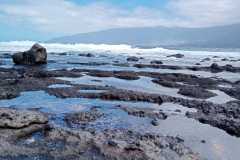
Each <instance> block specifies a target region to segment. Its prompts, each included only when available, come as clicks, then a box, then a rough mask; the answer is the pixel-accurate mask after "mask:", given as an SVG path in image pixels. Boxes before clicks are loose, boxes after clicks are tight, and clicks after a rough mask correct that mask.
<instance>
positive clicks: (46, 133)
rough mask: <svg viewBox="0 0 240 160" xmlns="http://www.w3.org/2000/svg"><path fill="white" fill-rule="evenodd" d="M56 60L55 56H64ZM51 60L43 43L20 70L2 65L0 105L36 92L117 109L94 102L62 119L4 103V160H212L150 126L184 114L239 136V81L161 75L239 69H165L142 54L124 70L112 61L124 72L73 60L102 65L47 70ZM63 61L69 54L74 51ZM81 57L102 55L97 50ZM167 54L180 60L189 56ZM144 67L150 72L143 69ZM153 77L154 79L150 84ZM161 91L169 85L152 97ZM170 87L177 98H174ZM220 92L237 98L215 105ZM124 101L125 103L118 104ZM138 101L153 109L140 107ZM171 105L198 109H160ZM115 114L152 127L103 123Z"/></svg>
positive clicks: (0, 137) (20, 62)
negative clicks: (96, 53) (181, 71)
mask: <svg viewBox="0 0 240 160" xmlns="http://www.w3.org/2000/svg"><path fill="white" fill-rule="evenodd" d="M20 54H21V55H20ZM49 55H50V57H51V55H54V56H56V55H57V53H50V54H49ZM49 55H48V56H47V52H46V49H45V48H43V47H42V46H40V45H38V44H36V45H34V46H33V47H32V48H31V49H30V50H29V51H26V52H21V53H16V54H15V55H13V62H15V63H16V64H17V65H13V66H12V67H1V65H0V105H1V101H4V102H6V103H5V104H8V103H9V104H11V101H12V100H15V99H17V98H20V97H21V96H22V93H27V92H36V91H44V93H46V94H47V95H48V96H53V97H55V98H58V99H61V100H69V99H71V100H72V99H79V101H80V100H81V99H86V100H87V101H89V102H90V101H94V100H99V101H100V100H101V101H104V102H106V103H107V102H112V103H113V105H112V106H111V107H103V106H101V105H103V104H102V103H99V104H98V103H95V105H92V106H90V107H87V109H86V110H82V111H72V112H69V113H65V112H64V113H63V114H57V113H52V112H49V111H48V110H44V109H41V107H40V108H38V106H31V105H29V106H28V103H27V104H26V105H27V107H25V108H22V107H21V101H19V102H18V104H17V105H14V106H11V105H9V106H0V107H1V108H0V142H1V143H0V159H9V160H12V159H14V160H15V159H16V160H20V159H24V160H25V159H26V160H30V159H33V157H35V159H40V160H48V159H58V160H59V159H92V160H93V159H99V160H101V159H114V160H125V159H126V160H127V159H136V160H150V159H151V160H159V159H166V160H179V159H182V160H186V159H188V160H198V159H199V160H200V159H207V158H208V157H207V156H205V155H202V154H199V153H198V152H197V151H196V150H194V149H193V148H191V146H188V145H186V144H185V139H183V138H181V137H179V136H170V135H164V134H162V133H161V131H160V132H158V133H157V132H153V131H151V130H150V127H158V126H161V122H163V121H166V120H167V119H168V118H169V117H172V116H175V115H179V114H180V113H181V114H182V116H183V117H187V118H189V119H194V120H197V121H198V122H199V123H201V124H207V125H209V126H211V127H213V128H218V129H219V130H222V131H225V133H226V134H227V135H230V136H233V137H240V97H239V95H240V94H239V91H240V83H239V80H240V79H239V80H238V81H234V82H233V81H229V80H227V79H223V78H213V77H203V76H198V75H196V74H187V73H175V72H173V73H171V72H168V73H162V72H158V70H156V69H169V70H175V71H176V70H189V71H193V72H194V71H195V72H197V71H204V72H210V73H221V72H230V73H234V74H238V73H239V72H240V67H238V66H232V65H230V64H229V65H224V66H220V65H218V64H216V63H213V64H211V65H210V66H178V65H175V66H174V65H165V64H164V63H163V62H162V61H160V60H154V61H149V63H148V64H146V63H139V61H141V60H143V58H141V57H127V58H126V60H125V62H121V65H117V64H119V62H118V63H117V61H113V63H112V66H118V67H124V68H125V69H122V70H108V69H104V67H103V69H99V67H102V66H104V65H109V62H107V61H105V62H98V63H94V62H87V63H86V62H83V61H80V62H78V63H73V62H69V61H66V62H65V64H66V65H81V66H84V67H85V66H89V67H96V68H88V67H85V68H77V67H76V68H68V69H58V68H57V67H56V69H48V68H47V67H48V66H51V65H56V64H58V63H59V62H58V61H57V59H55V60H48V61H47V57H49ZM57 56H58V57H60V56H67V53H66V54H58V55H57ZM78 56H79V57H80V58H84V57H85V58H89V59H91V58H96V56H95V55H94V54H90V53H89V54H79V55H78ZM19 57H20V58H19ZM168 57H169V58H177V59H181V58H183V57H184V55H180V54H177V55H170V56H168ZM9 58H10V56H9V55H8V54H5V55H4V56H3V57H2V58H1V59H9ZM83 63H84V64H83ZM199 63H201V62H199ZM40 64H41V65H40ZM59 65H60V63H59ZM130 68H135V69H134V70H133V69H132V70H130ZM145 68H150V69H151V70H149V71H147V70H139V69H145ZM86 77H87V78H88V79H86ZM84 78H85V79H84ZM90 78H92V79H90ZM144 78H145V79H144ZM74 80H79V81H76V82H75V81H74ZM146 80H149V81H147V82H145V81H146ZM150 84H151V85H153V86H154V87H152V88H150V89H149V90H147V89H148V88H147V85H150ZM131 85H133V87H131ZM50 86H54V87H50ZM226 86H228V87H226ZM229 86H230V87H229ZM158 87H162V88H161V89H159V91H158V90H157V91H155V92H153V91H154V89H156V88H158ZM141 89H142V90H141ZM144 89H146V90H144ZM164 89H165V90H167V89H168V90H171V91H176V93H174V94H173V93H172V94H167V92H165V91H164ZM216 91H218V92H216ZM219 92H221V93H222V94H224V95H226V96H228V97H230V98H231V99H230V100H228V101H226V102H224V103H217V101H216V102H215V101H211V99H212V98H214V97H217V96H219V95H218V93H219ZM176 95H177V96H176ZM33 98H34V97H33ZM220 99H221V97H220ZM28 101H29V102H30V101H31V99H28ZM46 101H47V100H46ZM119 102H121V103H122V104H120V105H118V103H119ZM139 103H144V104H146V105H145V106H144V107H140V106H137V105H138V104H139ZM165 103H171V104H173V105H179V106H180V105H181V106H182V107H185V108H187V109H194V110H196V111H195V112H192V111H190V110H187V111H186V112H183V111H182V110H181V109H176V110H175V111H174V113H170V112H169V111H166V110H163V109H161V105H163V104H165ZM31 104H32V103H31ZM128 104H136V105H135V106H131V105H128ZM147 104H148V105H149V104H151V105H153V104H154V105H158V106H159V108H158V109H156V108H151V107H148V106H147ZM46 107H47V106H46ZM49 108H51V106H49ZM115 112H116V114H123V115H124V116H126V117H127V118H126V121H133V119H134V120H135V119H137V120H139V121H142V120H143V121H144V124H146V126H149V128H148V127H146V128H145V131H146V132H138V131H137V130H134V129H132V128H131V127H127V126H125V124H124V123H121V121H117V122H113V123H114V124H117V125H113V126H111V127H110V126H107V125H104V127H103V128H101V127H99V126H98V125H99V124H102V123H103V124H104V123H105V122H108V121H111V118H109V117H111V116H112V115H111V114H115ZM114 116H116V115H113V117H114ZM137 120H136V121H137ZM129 123H130V122H129ZM131 123H132V122H131ZM136 124H137V122H136ZM176 125H177V124H176ZM119 126H121V127H119ZM172 127H175V126H172ZM99 128H100V129H99ZM148 130H149V131H148ZM196 134H197V133H196ZM206 134H207V133H206Z"/></svg>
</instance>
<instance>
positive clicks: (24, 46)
mask: <svg viewBox="0 0 240 160" xmlns="http://www.w3.org/2000/svg"><path fill="white" fill-rule="evenodd" d="M34 43H36V42H34V41H11V42H0V51H3V52H5V51H6V52H7V51H8V52H9V51H10V52H18V51H25V50H28V49H29V48H30V47H31V46H32V45H33V44H34ZM40 44H41V45H43V46H44V47H46V48H47V50H48V52H91V53H109V54H126V55H141V56H145V57H155V56H160V55H162V56H163V55H170V54H176V53H182V54H185V55H186V56H188V55H189V56H191V55H194V56H198V55H202V56H203V55H209V56H211V55H218V56H223V57H225V56H234V57H236V56H240V55H239V53H237V52H209V51H183V50H170V49H164V48H159V47H156V48H147V49H146V48H137V47H132V46H130V45H126V44H119V45H108V44H80V43H79V44H60V43H40Z"/></svg>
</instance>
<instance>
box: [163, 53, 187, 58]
mask: <svg viewBox="0 0 240 160" xmlns="http://www.w3.org/2000/svg"><path fill="white" fill-rule="evenodd" d="M167 57H175V58H183V57H184V55H183V54H180V53H178V54H173V55H169V56H167Z"/></svg>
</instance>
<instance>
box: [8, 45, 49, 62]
mask: <svg viewBox="0 0 240 160" xmlns="http://www.w3.org/2000/svg"><path fill="white" fill-rule="evenodd" d="M12 58H13V62H14V63H15V64H25V65H34V64H45V63H47V50H46V48H44V47H42V46H40V45H39V44H34V45H33V46H32V48H31V49H30V50H29V51H25V52H19V53H15V54H14V55H13V56H12Z"/></svg>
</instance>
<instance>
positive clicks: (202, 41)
mask: <svg viewBox="0 0 240 160" xmlns="http://www.w3.org/2000/svg"><path fill="white" fill-rule="evenodd" d="M48 42H56V43H95V44H102V43H104V44H129V45H134V46H166V47H168V46H170V47H178V46H179V47H181V46H183V47H184V46H186V47H206V48H240V24H233V25H227V26H217V27H205V28H182V27H161V26H159V27H135V28H115V29H108V30H103V31H97V32H89V33H80V34H75V35H71V36H64V37H59V38H54V39H52V40H49V41H48Z"/></svg>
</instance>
